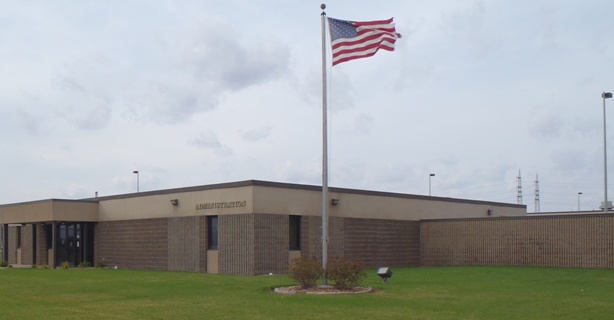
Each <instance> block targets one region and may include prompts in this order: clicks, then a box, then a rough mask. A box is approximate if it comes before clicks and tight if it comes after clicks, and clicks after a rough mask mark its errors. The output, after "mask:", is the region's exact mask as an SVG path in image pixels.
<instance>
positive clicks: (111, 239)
mask: <svg viewBox="0 0 614 320" xmlns="http://www.w3.org/2000/svg"><path fill="white" fill-rule="evenodd" d="M321 196H322V192H321V187H318V186H308V185H297V184H286V183H274V182H266V181H255V180H250V181H242V182H234V183H224V184H215V185H206V186H197V187H187V188H178V189H168V190H159V191H151V192H140V193H132V194H124V195H116V196H106V197H97V198H89V199H81V200H60V199H49V200H41V201H32V202H25V203H15V204H5V205H0V225H1V226H2V231H3V232H2V235H3V239H2V240H3V241H2V243H3V250H2V254H3V260H6V261H8V262H9V263H11V264H15V265H34V264H38V265H41V264H47V265H49V266H51V267H57V266H59V264H61V263H63V262H65V261H67V262H69V263H70V264H72V265H78V264H79V263H81V262H90V263H96V262H100V261H104V262H105V263H106V264H107V265H109V266H118V267H119V268H128V269H152V270H172V271H191V272H208V273H224V274H244V275H256V274H268V273H285V272H286V271H287V268H288V264H289V261H291V260H292V259H294V258H296V257H299V256H316V257H319V256H321V250H322V248H321V225H322V218H321V210H322V208H321V204H322V199H321ZM329 197H330V198H331V201H330V202H329V204H330V209H329V245H328V256H329V257H331V258H332V257H338V256H344V257H347V258H350V259H353V260H358V261H360V262H363V263H364V264H365V265H366V266H367V267H376V266H381V265H387V266H398V267H407V266H418V265H419V264H420V250H421V249H420V246H421V244H420V237H421V235H420V229H421V225H420V220H424V219H430V220H433V219H435V220H438V219H446V220H450V219H467V218H489V219H491V218H492V219H494V218H496V217H523V216H526V206H524V205H516V204H507V203H496V202H486V201H473V200H462V199H452V198H442V197H427V196H419V195H408V194H398V193H386V192H375V191H365V190H354V189H341V188H330V192H329ZM333 199H335V201H333Z"/></svg>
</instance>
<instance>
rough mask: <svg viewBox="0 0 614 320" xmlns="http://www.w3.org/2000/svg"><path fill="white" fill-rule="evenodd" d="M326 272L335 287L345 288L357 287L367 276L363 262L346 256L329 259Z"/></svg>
mask: <svg viewBox="0 0 614 320" xmlns="http://www.w3.org/2000/svg"><path fill="white" fill-rule="evenodd" d="M326 274H327V276H328V279H330V280H331V281H333V282H334V283H335V285H334V287H335V288H337V289H345V290H347V289H351V288H354V287H357V286H358V285H360V283H361V282H362V281H363V280H364V279H365V278H366V277H367V273H366V272H365V271H364V270H363V266H362V264H360V263H357V262H354V261H349V260H346V259H344V258H338V259H334V260H331V261H329V262H328V264H327V265H326Z"/></svg>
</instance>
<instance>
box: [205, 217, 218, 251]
mask: <svg viewBox="0 0 614 320" xmlns="http://www.w3.org/2000/svg"><path fill="white" fill-rule="evenodd" d="M217 238H218V229H217V216H208V217H207V248H208V249H210V250H217Z"/></svg>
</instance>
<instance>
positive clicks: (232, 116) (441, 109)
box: [0, 0, 614, 212]
mask: <svg viewBox="0 0 614 320" xmlns="http://www.w3.org/2000/svg"><path fill="white" fill-rule="evenodd" d="M320 3H321V1H318V2H316V1H311V0H284V1H281V0H261V1H237V0H226V1H209V0H204V1H203V0H199V1H196V0H194V1H192V0H183V1H182V0H179V1H176V0H174V1H131V0H122V1H76V0H70V1H68V0H58V1H42V0H40V1H21V0H4V1H2V2H1V4H0V112H1V113H0V130H1V136H2V139H1V140H0V203H13V202H22V201H30V200H39V199H48V198H67V199H80V198H87V197H93V196H94V193H95V192H98V193H99V195H101V196H104V195H113V194H124V193H131V192H135V191H136V175H135V174H133V173H132V172H133V171H134V170H138V171H139V172H140V175H139V178H140V189H141V191H149V190H158V189H166V188H175V187H184V186H195V185H205V184H211V183H220V182H233V181H241V180H250V179H258V180H268V181H277V182H289V183H300V184H312V185H319V184H321V170H322V168H321V159H322V151H321V150H322V142H321V139H322V138H321V132H322V128H321V123H322V116H321V108H322V103H321V100H322V92H321V91H322V89H321V87H322V81H321V78H322V75H321V70H322V55H321V50H322V48H321V41H322V40H321V29H320V13H321V10H320ZM327 6H328V8H327V9H326V13H327V14H328V16H329V17H335V18H339V19H345V20H357V21H365V20H375V19H386V18H390V17H394V18H395V22H396V26H397V31H398V32H400V33H401V34H402V35H403V38H402V39H400V40H399V41H398V42H397V47H396V51H394V52H379V53H378V54H377V55H376V56H374V57H372V58H368V59H361V60H354V61H350V62H347V63H343V64H340V65H337V66H335V67H334V68H332V69H329V75H330V78H331V79H330V80H331V81H330V88H329V89H330V105H329V107H330V115H329V122H330V129H329V130H330V131H329V132H330V153H329V156H330V159H329V160H330V185H331V186H335V187H345V188H357V189H368V190H378V191H388V192H401V193H411V194H421V195H425V194H428V186H429V174H430V173H434V174H435V176H434V177H432V180H431V182H432V185H431V188H432V194H433V196H441V197H454V198H468V199H478V200H489V201H497V202H509V203H516V201H517V189H516V187H517V176H518V174H519V171H520V173H521V177H522V191H523V193H522V195H523V203H525V204H527V209H528V211H529V212H533V211H534V210H535V205H534V197H535V195H534V189H535V183H534V181H535V180H536V176H537V175H538V176H539V179H538V181H539V195H540V207H541V211H542V212H544V211H556V210H566V211H568V210H574V211H575V210H577V206H578V192H582V196H581V198H580V200H581V209H582V210H591V209H597V208H598V207H599V202H600V201H602V200H603V171H604V170H603V109H602V102H603V101H602V99H601V93H602V92H603V91H614V18H613V17H612V14H613V12H614V2H613V1H611V0H587V1H577V0H536V1H511V0H483V1H479V0H471V1H469V0H467V1H465V0H429V1H422V0H416V1H406V0H390V1H383V2H382V1H356V0H353V1H350V0H337V1H330V2H328V3H327ZM607 103H609V104H611V105H612V107H611V108H612V109H611V110H612V111H610V112H609V113H608V114H607V117H606V121H607V123H608V124H610V125H611V129H609V131H608V134H607V139H608V141H611V142H610V143H609V146H611V147H609V148H608V149H609V150H608V153H609V154H610V155H611V158H610V159H609V160H608V164H609V169H610V170H609V171H610V172H612V177H611V178H610V181H611V183H610V190H612V192H611V196H610V197H611V198H614V99H612V100H608V101H607Z"/></svg>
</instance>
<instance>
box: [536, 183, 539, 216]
mask: <svg viewBox="0 0 614 320" xmlns="http://www.w3.org/2000/svg"><path fill="white" fill-rule="evenodd" d="M535 212H537V213H539V177H538V176H537V174H536V175H535Z"/></svg>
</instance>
